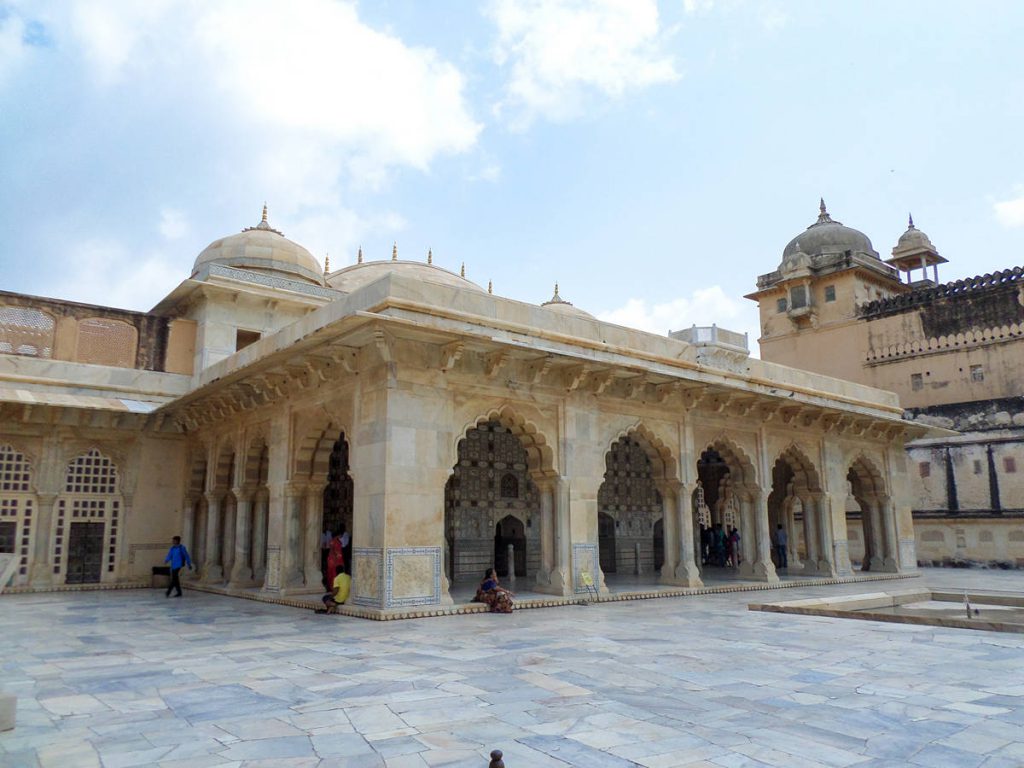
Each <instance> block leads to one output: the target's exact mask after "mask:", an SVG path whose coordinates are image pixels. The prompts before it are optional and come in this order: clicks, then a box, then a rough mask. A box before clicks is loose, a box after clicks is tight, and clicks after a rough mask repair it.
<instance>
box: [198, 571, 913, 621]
mask: <svg viewBox="0 0 1024 768" xmlns="http://www.w3.org/2000/svg"><path fill="white" fill-rule="evenodd" d="M724 570H725V569H723V571H724ZM919 575H920V572H918V571H914V572H911V573H878V574H857V575H854V576H844V577H836V578H813V577H808V578H800V577H788V576H783V577H782V578H781V579H780V580H779V581H778V582H771V583H768V582H759V581H746V580H741V579H740V578H738V577H735V576H731V575H730V574H729V573H728V572H724V573H723V574H714V575H711V576H709V577H708V578H707V579H706V582H705V584H704V586H702V587H671V586H666V585H662V584H659V583H658V582H656V581H653V580H651V577H646V579H647V580H644V577H634V576H620V577H615V576H610V577H608V579H607V586H608V594H606V595H599V596H595V595H594V594H593V593H591V594H590V595H586V594H580V595H572V596H566V597H560V596H555V595H545V594H542V593H540V592H532V591H529V590H527V589H522V590H520V589H516V587H515V586H514V585H512V584H505V586H506V587H508V588H510V589H512V590H513V591H514V592H515V593H516V598H515V607H516V610H526V609H530V608H557V607H561V606H567V605H587V604H591V603H615V602H622V601H627V600H654V599H657V598H665V597H699V596H701V595H714V594H723V593H727V592H754V591H763V590H778V589H791V588H795V587H817V586H826V585H830V584H855V583H859V582H873V581H891V580H894V579H910V578H916V577H917V576H919ZM183 586H184V587H185V588H186V589H190V590H195V591H199V592H209V593H212V594H218V595H226V596H229V597H240V598H243V599H246V600H256V601H259V602H263V603H273V604H276V605H287V606H290V607H293V608H304V609H306V610H314V609H316V608H320V607H322V603H321V600H320V596H321V593H317V594H313V595H294V596H275V595H268V594H267V593H265V592H263V591H262V590H259V589H256V588H252V589H229V588H227V587H224V586H217V585H210V584H200V583H186V584H184V585H183ZM475 592H476V583H475V582H474V583H472V584H460V583H456V584H455V585H454V586H453V587H452V589H451V596H452V599H453V600H454V601H455V602H454V604H453V605H429V606H412V607H407V608H401V609H395V610H390V611H382V610H375V609H371V608H363V607H360V606H352V605H342V606H339V607H338V615H339V616H353V617H356V618H360V619H373V620H375V621H391V620H394V619H420V618H424V617H428V616H457V615H461V614H468V613H487V610H488V609H487V606H485V605H482V604H481V603H474V602H472V598H473V595H474V594H475Z"/></svg>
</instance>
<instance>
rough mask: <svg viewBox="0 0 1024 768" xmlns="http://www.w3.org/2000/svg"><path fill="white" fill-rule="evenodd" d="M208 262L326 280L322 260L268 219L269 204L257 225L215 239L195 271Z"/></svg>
mask: <svg viewBox="0 0 1024 768" xmlns="http://www.w3.org/2000/svg"><path fill="white" fill-rule="evenodd" d="M207 264H223V265H224V266H228V267H237V268H239V269H253V270H258V271H260V272H268V273H272V274H276V275H279V276H281V277H286V278H288V279H291V280H301V281H303V282H308V283H313V284H315V285H323V284H324V278H323V274H322V272H321V267H320V264H319V263H318V262H317V260H316V259H315V258H313V254H311V253H310V252H309V251H307V250H306V249H305V248H303V247H302V246H301V245H299V244H298V243H295V242H292V241H291V240H289V239H288V238H287V237H285V236H284V235H283V234H281V233H280V232H279V231H278V230H276V229H273V228H272V227H271V226H270V224H269V223H267V207H266V206H263V220H262V221H260V223H259V224H257V225H256V226H255V227H249V228H248V229H244V230H242V231H241V232H239V233H238V234H237V235H228V236H227V237H222V238H221V239H220V240H214V241H213V242H212V243H210V244H209V245H208V246H206V248H205V249H204V250H203V252H202V253H200V254H199V257H198V258H197V259H196V263H195V264H194V265H193V267H192V274H193V275H194V274H196V273H197V272H198V271H199V270H200V269H201V268H202V267H204V266H205V265H207Z"/></svg>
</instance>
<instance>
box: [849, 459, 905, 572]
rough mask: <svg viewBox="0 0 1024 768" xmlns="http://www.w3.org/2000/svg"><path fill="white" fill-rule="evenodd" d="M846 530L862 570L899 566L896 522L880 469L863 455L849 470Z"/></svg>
mask: <svg viewBox="0 0 1024 768" xmlns="http://www.w3.org/2000/svg"><path fill="white" fill-rule="evenodd" d="M846 479H847V482H848V484H849V496H848V497H847V502H846V530H847V541H848V547H849V551H850V562H851V564H852V565H853V566H854V567H855V568H857V567H858V566H859V568H860V570H862V571H894V570H896V551H895V549H896V542H895V540H894V538H895V536H894V531H893V530H891V528H892V527H894V525H895V522H894V521H893V520H890V519H889V518H890V516H891V514H892V510H891V509H890V506H889V503H888V497H887V494H886V492H885V484H884V481H883V480H882V476H881V473H879V472H878V470H877V469H876V468H875V466H874V465H873V464H872V463H871V462H870V461H869V460H867V459H866V458H864V457H860V458H858V459H857V460H856V461H854V462H853V464H852V465H851V466H850V469H849V471H848V472H847V474H846Z"/></svg>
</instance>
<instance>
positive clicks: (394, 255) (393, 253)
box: [391, 242, 398, 261]
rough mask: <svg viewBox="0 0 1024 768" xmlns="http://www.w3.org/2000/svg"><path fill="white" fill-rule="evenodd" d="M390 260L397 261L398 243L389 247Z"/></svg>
mask: <svg viewBox="0 0 1024 768" xmlns="http://www.w3.org/2000/svg"><path fill="white" fill-rule="evenodd" d="M391 260H392V261H398V243H397V242H396V243H395V244H394V245H392V246H391Z"/></svg>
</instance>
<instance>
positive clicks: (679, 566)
mask: <svg viewBox="0 0 1024 768" xmlns="http://www.w3.org/2000/svg"><path fill="white" fill-rule="evenodd" d="M694 487H695V486H694V485H685V484H683V483H678V484H677V485H676V486H675V487H674V488H672V489H671V490H672V492H671V493H670V494H667V495H666V498H669V497H671V499H672V510H673V518H674V526H673V527H674V528H675V532H674V546H673V549H674V550H675V555H676V557H675V560H676V564H675V568H674V570H673V571H672V574H673V579H672V583H674V584H678V585H681V586H684V587H699V586H702V585H703V582H702V581H701V579H700V567H699V566H698V565H697V559H696V550H695V548H694V531H693V514H692V512H691V510H690V499H691V498H692V497H693V490H694ZM665 537H666V540H667V539H668V530H667V529H666V531H665ZM667 554H668V553H667V552H666V555H667ZM662 573H664V570H662Z"/></svg>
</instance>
